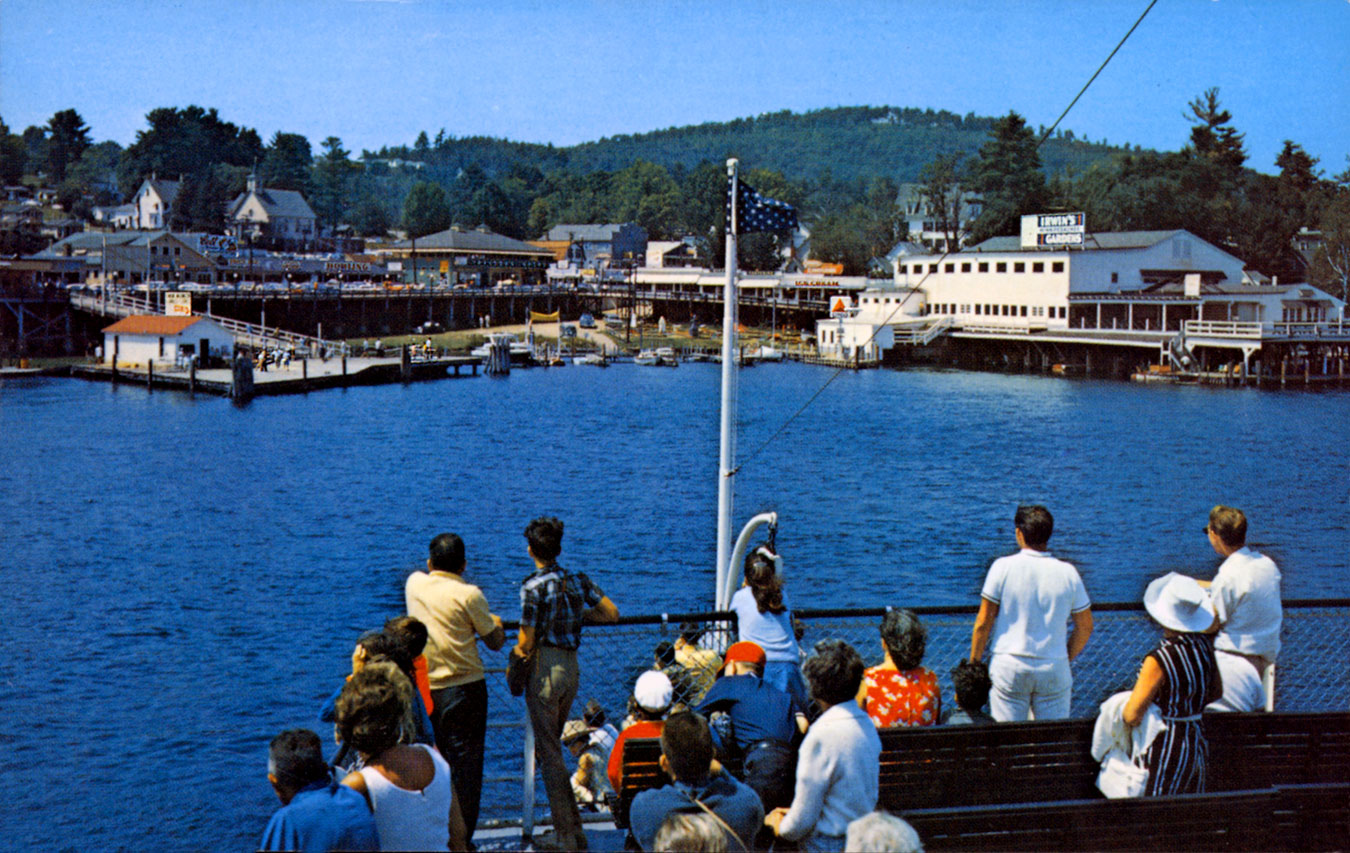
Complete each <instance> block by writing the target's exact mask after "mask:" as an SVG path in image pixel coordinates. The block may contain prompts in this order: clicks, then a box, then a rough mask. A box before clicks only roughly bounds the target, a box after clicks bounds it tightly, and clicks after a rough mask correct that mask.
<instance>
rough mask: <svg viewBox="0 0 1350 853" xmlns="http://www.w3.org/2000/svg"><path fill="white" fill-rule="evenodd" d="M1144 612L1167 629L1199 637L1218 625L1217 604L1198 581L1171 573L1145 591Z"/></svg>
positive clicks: (1154, 582)
mask: <svg viewBox="0 0 1350 853" xmlns="http://www.w3.org/2000/svg"><path fill="white" fill-rule="evenodd" d="M1144 609H1145V610H1147V611H1148V615H1150V616H1152V617H1153V619H1154V621H1155V622H1157V623H1158V624H1159V625H1161V626H1163V627H1164V628H1170V629H1172V630H1173V631H1181V632H1182V633H1184V634H1199V633H1203V632H1205V631H1208V630H1209V629H1210V626H1212V625H1213V624H1214V618H1215V613H1214V602H1212V601H1211V600H1210V598H1209V591H1208V590H1206V589H1205V588H1204V587H1202V586H1200V584H1198V583H1196V582H1195V578H1189V577H1186V576H1185V575H1179V574H1177V573H1176V572H1168V573H1167V574H1165V575H1163V576H1162V577H1160V578H1158V579H1157V580H1155V581H1153V583H1151V584H1149V585H1148V589H1147V590H1145V591H1144Z"/></svg>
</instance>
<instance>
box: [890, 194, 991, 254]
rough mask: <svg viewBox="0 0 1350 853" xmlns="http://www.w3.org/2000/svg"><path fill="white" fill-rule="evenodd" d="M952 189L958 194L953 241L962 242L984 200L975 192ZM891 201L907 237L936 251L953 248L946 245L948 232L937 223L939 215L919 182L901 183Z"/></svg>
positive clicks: (949, 240)
mask: <svg viewBox="0 0 1350 853" xmlns="http://www.w3.org/2000/svg"><path fill="white" fill-rule="evenodd" d="M952 192H953V193H955V194H957V195H959V196H960V201H959V202H958V203H957V205H956V209H957V215H956V227H955V228H954V229H953V230H954V231H955V233H956V238H957V244H958V246H961V245H965V237H966V235H967V234H969V233H970V225H971V223H972V222H973V221H974V220H975V217H977V216H979V215H980V211H982V210H983V209H984V200H983V199H982V198H981V197H980V195H979V194H978V193H975V192H971V191H970V190H964V191H963V190H962V189H961V188H960V187H959V186H953V187H952ZM895 203H896V206H897V207H899V208H900V217H901V219H903V221H904V223H905V233H906V234H908V235H909V238H908V239H909V240H910V241H911V242H914V243H919V244H922V245H924V246H931V247H932V248H934V249H936V250H937V251H939V252H943V251H947V250H949V249H950V250H955V249H956V248H957V246H949V245H948V243H950V242H951V235H950V234H949V233H948V232H947V231H943V230H942V229H941V228H940V227H939V226H940V225H941V217H940V216H938V214H937V213H936V212H935V211H934V210H933V205H932V202H930V201H929V199H928V195H927V193H925V192H924V185H923V184H917V183H904V184H901V185H900V187H899V193H898V194H897V195H896V197H895Z"/></svg>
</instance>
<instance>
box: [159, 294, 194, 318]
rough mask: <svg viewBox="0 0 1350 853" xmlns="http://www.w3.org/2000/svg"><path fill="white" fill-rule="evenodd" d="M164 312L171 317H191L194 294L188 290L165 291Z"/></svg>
mask: <svg viewBox="0 0 1350 853" xmlns="http://www.w3.org/2000/svg"><path fill="white" fill-rule="evenodd" d="M164 313H165V315H166V316H169V317H191V316H192V294H191V293H188V292H187V291H186V290H170V291H169V292H167V293H165V294H164Z"/></svg>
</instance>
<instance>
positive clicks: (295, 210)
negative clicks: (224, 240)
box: [225, 174, 319, 249]
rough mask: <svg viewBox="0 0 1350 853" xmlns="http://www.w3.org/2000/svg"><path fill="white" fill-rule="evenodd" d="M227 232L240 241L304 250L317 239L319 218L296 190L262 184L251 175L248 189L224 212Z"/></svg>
mask: <svg viewBox="0 0 1350 853" xmlns="http://www.w3.org/2000/svg"><path fill="white" fill-rule="evenodd" d="M225 221H226V222H227V224H228V227H229V229H230V232H231V233H232V234H234V236H235V237H236V238H237V239H239V240H245V239H252V240H255V241H260V242H264V243H271V244H273V245H276V246H278V247H279V248H283V249H306V248H309V247H310V245H311V244H312V243H313V242H314V241H315V240H316V239H317V238H318V236H319V224H318V217H317V216H316V215H315V214H314V210H313V209H312V208H311V207H310V206H309V202H307V201H305V197H304V196H303V195H301V194H300V193H299V192H296V191H295V190H274V189H269V188H267V187H264V186H262V185H261V184H260V183H259V182H258V176H257V175H256V174H253V175H250V176H249V179H248V189H247V190H245V191H244V192H242V193H240V194H239V195H238V196H236V197H235V199H234V201H232V202H230V204H229V206H228V207H227V208H226V211H225Z"/></svg>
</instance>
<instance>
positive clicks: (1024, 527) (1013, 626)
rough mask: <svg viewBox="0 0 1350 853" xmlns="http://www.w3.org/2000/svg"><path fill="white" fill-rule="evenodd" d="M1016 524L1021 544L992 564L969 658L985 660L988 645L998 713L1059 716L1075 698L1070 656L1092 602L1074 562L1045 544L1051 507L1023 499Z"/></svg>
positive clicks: (1010, 717) (1087, 628)
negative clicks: (1060, 557)
mask: <svg viewBox="0 0 1350 853" xmlns="http://www.w3.org/2000/svg"><path fill="white" fill-rule="evenodd" d="M1013 524H1014V527H1015V536H1016V539H1017V547H1018V548H1020V549H1021V550H1020V551H1019V552H1018V553H1016V554H1013V555H1011V556H1008V557H1000V558H999V559H997V560H995V561H994V563H993V565H992V566H990V567H989V574H988V575H987V576H986V577H985V581H984V588H983V589H981V590H980V612H979V615H978V616H976V617H975V628H974V630H973V631H972V632H971V636H970V659H971V660H973V661H977V660H982V659H983V658H984V652H985V649H986V647H989V648H990V650H991V653H992V657H991V658H990V661H989V677H990V678H991V679H992V681H993V684H994V692H993V694H992V695H991V696H990V699H989V710H990V711H991V712H992V713H993V716H994V719H995V720H998V721H999V722H1001V723H1006V722H1009V721H1014V720H1025V719H1028V717H1029V715H1030V716H1032V717H1034V718H1035V719H1037V720H1062V719H1065V718H1067V717H1068V716H1069V708H1070V705H1071V702H1072V698H1073V673H1072V671H1071V670H1070V668H1069V662H1070V661H1072V660H1073V659H1074V658H1076V657H1078V654H1079V653H1080V652H1082V651H1083V647H1084V646H1086V645H1087V641H1088V637H1090V636H1091V635H1092V603H1091V601H1089V600H1088V594H1087V590H1086V589H1085V588H1084V586H1083V579H1082V578H1080V577H1079V576H1078V570H1077V569H1075V568H1074V567H1073V566H1072V565H1070V564H1069V563H1066V562H1064V561H1063V560H1056V559H1055V558H1054V557H1051V556H1050V554H1049V553H1047V551H1046V545H1047V544H1048V543H1049V542H1050V535H1051V534H1052V533H1053V532H1054V529H1055V520H1054V518H1053V517H1052V516H1051V515H1050V511H1049V510H1048V509H1046V508H1045V507H1043V506H1020V507H1018V508H1017V514H1016V515H1015V516H1014V517H1013ZM1070 619H1072V620H1073V632H1072V633H1068V629H1067V627H1066V626H1067V624H1068V622H1069V620H1070ZM991 636H992V643H991Z"/></svg>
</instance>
